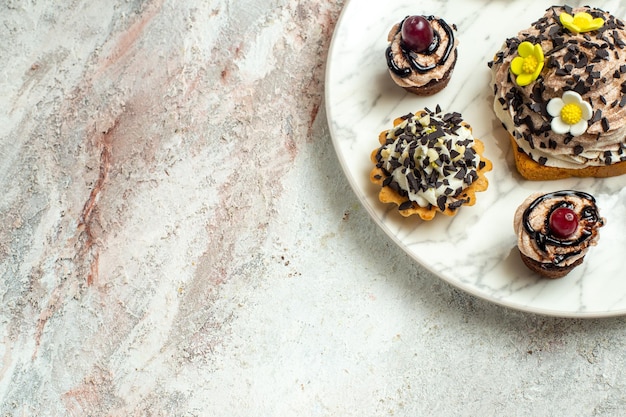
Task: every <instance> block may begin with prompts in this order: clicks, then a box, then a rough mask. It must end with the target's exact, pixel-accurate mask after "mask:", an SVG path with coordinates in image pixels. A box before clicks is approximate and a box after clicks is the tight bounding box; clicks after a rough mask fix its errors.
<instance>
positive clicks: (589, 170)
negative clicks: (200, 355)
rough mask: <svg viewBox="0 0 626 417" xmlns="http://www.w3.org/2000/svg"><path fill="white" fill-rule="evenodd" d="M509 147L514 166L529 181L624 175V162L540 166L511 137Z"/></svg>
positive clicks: (625, 167)
mask: <svg viewBox="0 0 626 417" xmlns="http://www.w3.org/2000/svg"><path fill="white" fill-rule="evenodd" d="M509 137H510V139H511V146H513V155H514V157H515V166H516V167H517V171H518V172H519V173H520V174H521V176H522V177H524V178H526V179H527V180H531V181H549V180H559V179H563V178H570V177H581V178H582V177H595V178H606V177H616V176H618V175H622V174H626V161H622V162H617V163H615V164H611V165H602V166H589V167H585V168H580V169H571V168H558V167H549V166H545V165H541V164H539V163H537V162H535V161H533V160H532V159H531V158H530V157H529V156H528V155H526V154H525V153H524V151H522V150H521V149H520V148H519V146H517V142H515V139H514V138H513V136H511V135H509Z"/></svg>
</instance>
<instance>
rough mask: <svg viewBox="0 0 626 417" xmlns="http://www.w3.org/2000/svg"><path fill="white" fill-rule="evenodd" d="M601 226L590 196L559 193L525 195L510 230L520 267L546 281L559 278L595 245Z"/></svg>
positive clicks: (578, 192) (596, 208)
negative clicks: (523, 265) (513, 232)
mask: <svg viewBox="0 0 626 417" xmlns="http://www.w3.org/2000/svg"><path fill="white" fill-rule="evenodd" d="M604 223H605V220H604V218H602V217H600V214H599V211H598V207H597V206H596V200H595V198H594V197H593V196H591V195H590V194H587V193H584V192H581V191H573V190H563V191H556V192H552V193H547V194H543V193H534V194H532V195H531V196H529V197H528V198H527V199H526V200H525V201H524V202H523V203H522V204H521V205H520V206H519V207H518V209H517V210H516V212H515V218H514V220H513V227H514V229H515V232H516V233H517V247H518V249H519V252H520V255H521V257H522V260H523V261H524V264H525V265H526V266H527V267H528V268H530V269H531V270H532V271H534V272H537V273H538V274H540V275H542V276H544V277H546V278H561V277H563V276H565V275H567V274H568V273H569V272H570V271H571V270H572V269H574V268H575V267H576V266H578V265H580V264H581V263H582V262H583V259H584V258H585V255H586V254H587V251H588V250H589V247H591V246H595V245H597V243H598V239H599V234H598V229H599V228H600V227H602V226H603V225H604Z"/></svg>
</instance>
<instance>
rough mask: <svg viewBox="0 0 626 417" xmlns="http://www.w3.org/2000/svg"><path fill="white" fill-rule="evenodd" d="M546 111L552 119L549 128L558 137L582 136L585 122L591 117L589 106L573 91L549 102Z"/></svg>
mask: <svg viewBox="0 0 626 417" xmlns="http://www.w3.org/2000/svg"><path fill="white" fill-rule="evenodd" d="M547 110H548V113H549V114H550V116H552V117H553V119H552V122H551V123H550V127H551V128H552V131H553V132H554V133H556V134H558V135H564V134H566V133H571V134H572V136H580V135H582V134H583V133H585V132H586V131H587V127H588V123H587V121H588V120H589V119H591V116H592V115H593V109H592V108H591V105H590V104H589V103H587V102H586V101H585V100H583V99H582V97H581V96H580V94H578V93H576V92H575V91H566V92H564V93H563V96H562V97H561V98H558V97H557V98H553V99H552V100H550V101H549V102H548V107H547Z"/></svg>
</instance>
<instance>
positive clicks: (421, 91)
mask: <svg viewBox="0 0 626 417" xmlns="http://www.w3.org/2000/svg"><path fill="white" fill-rule="evenodd" d="M457 56H458V52H457V51H454V57H453V59H454V62H453V63H452V66H451V67H450V68H449V69H448V71H446V73H445V74H444V75H443V77H441V79H439V80H431V81H429V82H428V83H427V84H426V85H422V86H415V87H402V88H404V89H405V90H406V91H408V92H409V93H412V94H415V95H418V96H432V95H433V94H436V93H438V92H440V91H441V90H443V89H444V88H446V86H447V85H448V83H449V82H450V78H451V77H452V71H453V70H454V67H455V66H456V61H457Z"/></svg>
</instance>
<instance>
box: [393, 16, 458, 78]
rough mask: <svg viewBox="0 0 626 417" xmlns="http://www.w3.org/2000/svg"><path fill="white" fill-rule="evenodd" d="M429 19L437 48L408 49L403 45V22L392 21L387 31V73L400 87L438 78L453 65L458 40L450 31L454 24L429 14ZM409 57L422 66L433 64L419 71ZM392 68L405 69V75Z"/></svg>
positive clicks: (452, 29)
mask: <svg viewBox="0 0 626 417" xmlns="http://www.w3.org/2000/svg"><path fill="white" fill-rule="evenodd" d="M428 20H429V21H430V24H431V26H432V28H433V32H434V33H435V34H436V35H435V36H436V39H437V40H438V42H439V43H438V45H437V48H436V49H435V50H434V51H431V52H428V53H417V52H413V51H407V50H406V49H405V48H404V47H403V42H402V33H401V28H402V22H400V23H397V24H395V25H394V26H393V27H392V28H391V30H390V31H389V35H388V36H387V40H388V41H389V48H388V50H387V61H388V65H389V74H390V75H391V77H392V78H393V80H394V81H395V82H396V83H397V84H398V85H399V86H401V87H423V86H425V85H426V84H428V83H429V82H431V81H439V80H440V79H442V78H444V76H445V74H446V73H447V72H448V71H450V70H451V69H452V68H453V67H454V64H455V62H456V47H457V45H458V43H459V41H458V39H456V37H455V36H454V32H453V31H454V30H455V29H456V28H455V27H454V26H452V27H450V26H448V24H447V23H445V22H444V21H443V20H441V19H439V18H436V17H432V16H429V17H428ZM411 59H414V60H415V62H416V63H418V65H419V66H421V67H426V68H431V67H433V68H432V69H429V70H428V71H425V72H422V71H418V70H417V69H416V68H414V65H412V64H411V62H410V61H411ZM392 68H398V69H402V70H406V75H405V74H403V75H402V76H401V75H399V74H397V73H396V72H394V71H393V69H392Z"/></svg>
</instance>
